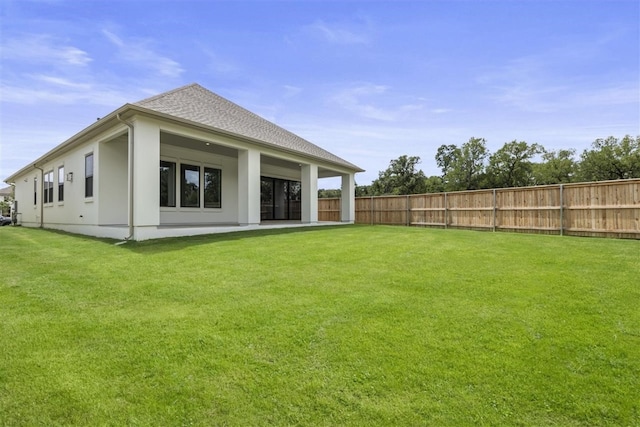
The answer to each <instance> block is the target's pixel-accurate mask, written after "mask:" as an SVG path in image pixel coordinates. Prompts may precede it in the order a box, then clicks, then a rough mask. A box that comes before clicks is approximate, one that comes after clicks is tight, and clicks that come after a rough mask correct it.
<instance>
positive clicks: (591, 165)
mask: <svg viewBox="0 0 640 427" xmlns="http://www.w3.org/2000/svg"><path fill="white" fill-rule="evenodd" d="M579 174H580V175H579V176H580V180H581V181H604V180H610V179H626V178H640V136H637V137H636V138H633V137H631V136H629V135H626V136H625V137H624V138H622V139H621V140H618V139H617V138H615V137H613V136H610V137H609V138H607V139H596V140H595V141H594V142H593V144H592V145H591V149H590V150H584V151H583V152H582V156H581V157H580V168H579Z"/></svg>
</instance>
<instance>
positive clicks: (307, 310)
mask: <svg viewBox="0 0 640 427" xmlns="http://www.w3.org/2000/svg"><path fill="white" fill-rule="evenodd" d="M0 239H1V241H2V245H1V246H0V251H2V255H3V256H2V258H3V259H5V260H6V259H7V258H10V259H11V261H10V262H5V263H4V265H3V276H2V280H1V281H0V307H2V309H1V310H0V324H1V325H2V327H1V328H0V348H1V351H0V420H1V421H0V424H2V425H7V426H18V427H19V426H33V425H43V426H61V425H65V426H67V425H68V426H71V425H78V426H80V425H82V426H86V425H90V426H101V425H105V426H107V425H112V426H116V425H221V426H222V425H296V426H328V425H332V426H333V425H336V426H366V425H376V426H385V425H388V426H397V425H403V426H404V425H407V426H410V425H442V426H476V425H487V426H488V425H514V426H592V425H597V426H607V425H610V426H614V425H615V426H635V425H639V424H640V406H639V402H640V359H639V358H638V357H637V355H638V345H639V341H638V340H639V337H640V311H639V310H638V307H637V305H638V304H637V302H638V300H640V288H639V287H638V286H637V283H638V280H637V279H638V277H639V276H640V264H639V263H638V256H637V254H638V253H639V252H640V241H629V240H613V239H581V238H566V237H565V238H561V237H557V236H543V235H522V234H511V233H480V232H470V231H460V230H435V229H430V230H427V229H420V228H409V227H384V226H376V227H368V226H343V227H321V228H311V229H307V230H305V231H299V230H298V231H293V230H278V231H268V230H261V231H253V232H243V233H232V234H227V235H213V236H200V237H193V238H181V239H165V240H161V241H148V242H140V243H135V242H129V243H127V244H125V245H121V246H114V245H113V244H112V243H113V242H112V241H106V240H98V239H92V238H87V237H79V236H71V235H67V234H63V233H55V232H49V231H45V230H38V229H27V228H23V227H2V228H0ZM9 254H10V255H11V256H10V257H8V255H9ZM461 266H464V268H461Z"/></svg>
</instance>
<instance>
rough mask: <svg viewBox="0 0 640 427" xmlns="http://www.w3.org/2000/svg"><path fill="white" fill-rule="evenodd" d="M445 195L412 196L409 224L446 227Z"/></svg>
mask: <svg viewBox="0 0 640 427" xmlns="http://www.w3.org/2000/svg"><path fill="white" fill-rule="evenodd" d="M445 211H446V209H445V196H444V193H432V194H412V195H410V196H409V215H410V218H409V224H410V225H416V226H441V227H444V226H445Z"/></svg>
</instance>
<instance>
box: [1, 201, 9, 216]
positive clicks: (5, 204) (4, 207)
mask: <svg viewBox="0 0 640 427" xmlns="http://www.w3.org/2000/svg"><path fill="white" fill-rule="evenodd" d="M10 211H11V202H7V201H6V200H3V201H1V202H0V214H1V215H8V214H9V212H10Z"/></svg>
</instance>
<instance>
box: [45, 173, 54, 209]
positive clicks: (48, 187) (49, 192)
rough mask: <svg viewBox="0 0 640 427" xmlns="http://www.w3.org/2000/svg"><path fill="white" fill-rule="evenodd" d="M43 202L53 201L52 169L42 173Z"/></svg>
mask: <svg viewBox="0 0 640 427" xmlns="http://www.w3.org/2000/svg"><path fill="white" fill-rule="evenodd" d="M43 203H53V171H49V172H47V173H45V174H44V200H43Z"/></svg>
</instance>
